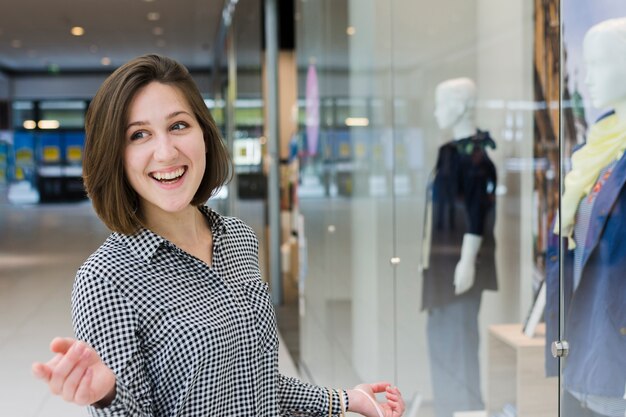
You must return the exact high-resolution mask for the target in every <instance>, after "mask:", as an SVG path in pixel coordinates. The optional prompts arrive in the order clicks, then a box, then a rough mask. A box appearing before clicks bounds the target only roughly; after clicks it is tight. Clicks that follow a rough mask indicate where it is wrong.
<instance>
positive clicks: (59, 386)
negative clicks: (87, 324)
mask: <svg viewBox="0 0 626 417" xmlns="http://www.w3.org/2000/svg"><path fill="white" fill-rule="evenodd" d="M50 350H51V351H52V352H53V353H56V355H55V356H54V357H53V358H52V359H50V360H49V361H48V362H46V363H40V362H35V363H33V365H32V371H33V374H34V375H35V376H36V377H37V378H39V379H41V380H43V381H44V382H46V383H47V384H48V387H49V388H50V391H51V392H52V393H53V394H55V395H59V396H61V397H63V399H64V400H65V401H69V402H72V403H75V404H78V405H88V404H95V403H101V404H102V405H107V404H108V403H110V402H111V401H112V400H113V398H114V397H115V374H114V373H113V371H112V370H110V369H109V368H108V367H107V366H106V365H105V364H104V363H103V362H102V360H101V359H100V356H98V353H96V351H95V350H94V349H93V348H92V347H91V346H89V345H88V344H87V343H85V342H82V341H78V340H75V339H70V338H60V337H57V338H55V339H54V340H52V342H51V343H50Z"/></svg>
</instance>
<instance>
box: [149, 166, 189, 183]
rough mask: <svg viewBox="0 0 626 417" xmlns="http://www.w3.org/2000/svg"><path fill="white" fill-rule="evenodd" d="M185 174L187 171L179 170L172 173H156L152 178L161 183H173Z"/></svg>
mask: <svg viewBox="0 0 626 417" xmlns="http://www.w3.org/2000/svg"><path fill="white" fill-rule="evenodd" d="M184 173H185V169H184V168H179V169H177V170H175V171H170V172H155V173H153V174H152V178H154V179H155V180H158V181H161V182H169V181H173V180H176V179H178V178H180V177H182V175H183V174H184Z"/></svg>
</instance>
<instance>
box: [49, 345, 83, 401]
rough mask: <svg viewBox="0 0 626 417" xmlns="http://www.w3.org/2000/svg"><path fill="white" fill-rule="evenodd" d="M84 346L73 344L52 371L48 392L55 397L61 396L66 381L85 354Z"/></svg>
mask: <svg viewBox="0 0 626 417" xmlns="http://www.w3.org/2000/svg"><path fill="white" fill-rule="evenodd" d="M85 349H86V345H85V343H83V342H75V343H73V344H72V346H71V347H70V348H69V349H67V353H65V354H64V355H63V357H62V358H61V360H60V361H59V362H58V364H57V365H56V366H55V367H54V368H53V370H52V377H51V378H50V382H49V385H50V391H52V393H53V394H55V395H61V394H62V393H63V385H64V384H65V381H66V379H67V378H68V376H69V375H70V373H71V372H72V371H73V370H74V368H75V367H76V366H77V365H78V363H79V362H80V358H81V356H82V354H83V352H85Z"/></svg>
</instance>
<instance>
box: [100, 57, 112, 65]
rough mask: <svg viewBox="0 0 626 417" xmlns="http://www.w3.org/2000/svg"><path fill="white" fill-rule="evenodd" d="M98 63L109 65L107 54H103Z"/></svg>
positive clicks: (109, 59)
mask: <svg viewBox="0 0 626 417" xmlns="http://www.w3.org/2000/svg"><path fill="white" fill-rule="evenodd" d="M100 63H101V64H102V65H111V58H109V57H108V56H105V57H103V58H102V59H101V60H100Z"/></svg>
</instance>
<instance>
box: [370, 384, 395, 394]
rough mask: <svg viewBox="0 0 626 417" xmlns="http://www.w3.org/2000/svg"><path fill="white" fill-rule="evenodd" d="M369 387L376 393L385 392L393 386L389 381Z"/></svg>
mask: <svg viewBox="0 0 626 417" xmlns="http://www.w3.org/2000/svg"><path fill="white" fill-rule="evenodd" d="M368 385H369V386H370V387H371V388H372V391H374V392H383V391H385V389H386V388H387V387H388V386H390V385H391V384H390V383H389V382H387V381H380V382H374V383H373V384H368Z"/></svg>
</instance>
